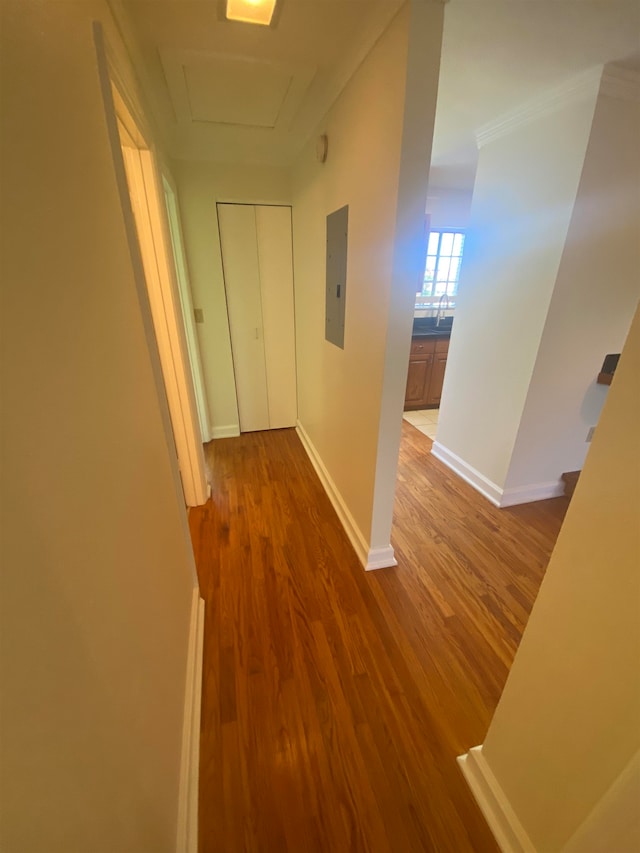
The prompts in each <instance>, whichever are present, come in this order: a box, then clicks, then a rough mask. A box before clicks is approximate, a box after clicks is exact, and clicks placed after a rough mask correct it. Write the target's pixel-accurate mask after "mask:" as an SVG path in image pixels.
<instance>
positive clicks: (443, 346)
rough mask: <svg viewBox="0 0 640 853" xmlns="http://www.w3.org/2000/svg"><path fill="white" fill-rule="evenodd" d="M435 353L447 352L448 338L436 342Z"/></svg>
mask: <svg viewBox="0 0 640 853" xmlns="http://www.w3.org/2000/svg"><path fill="white" fill-rule="evenodd" d="M436 352H449V338H444V339H443V340H441V341H436Z"/></svg>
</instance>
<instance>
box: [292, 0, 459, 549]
mask: <svg viewBox="0 0 640 853" xmlns="http://www.w3.org/2000/svg"><path fill="white" fill-rule="evenodd" d="M424 6H425V7H426V8H427V9H428V10H429V13H428V14H431V15H432V16H433V19H434V20H435V21H436V22H437V21H438V20H439V19H440V18H441V13H442V8H441V7H440V6H438V5H437V4H424ZM425 14H427V13H425ZM409 16H410V9H409V6H408V5H407V6H405V7H404V8H403V9H402V10H401V12H400V13H399V14H398V15H397V16H396V18H395V19H394V20H393V22H392V23H391V25H390V26H389V28H388V29H387V30H386V32H385V33H384V35H383V36H382V37H381V38H380V40H379V41H378V43H377V44H376V45H375V47H374V48H373V50H372V51H371V52H370V54H369V55H368V56H367V58H366V59H365V61H364V62H363V64H362V65H361V66H360V68H359V69H358V71H357V72H356V74H355V75H354V76H353V78H352V79H351V80H350V82H349V84H348V85H347V87H346V88H345V90H344V91H343V92H342V94H341V96H340V98H339V99H338V100H337V101H336V103H335V104H334V106H333V108H332V109H331V111H330V112H329V114H328V115H327V117H326V120H325V121H324V122H323V124H322V126H321V127H319V128H318V134H319V133H326V134H327V135H328V139H329V153H328V159H327V162H326V163H325V164H320V163H318V162H317V161H316V158H315V139H312V140H310V142H309V144H308V145H307V146H306V147H305V149H304V151H303V152H302V154H301V156H300V158H299V159H298V161H297V163H296V165H295V167H294V171H293V233H294V279H295V293H296V333H297V334H296V338H297V362H298V412H299V419H300V422H301V424H302V427H303V428H304V430H305V432H306V434H307V435H308V437H309V439H310V441H311V443H312V445H313V447H314V448H315V452H316V453H317V455H318V457H319V459H320V460H321V463H322V464H323V465H324V467H325V469H326V471H327V472H328V475H329V477H330V478H331V480H332V481H333V483H334V485H335V488H336V490H337V493H338V496H339V501H340V502H341V503H342V505H343V506H344V507H345V508H346V510H347V512H348V513H349V514H350V515H351V517H352V519H353V522H354V525H355V528H356V530H357V533H356V536H357V538H358V540H359V542H360V545H361V552H360V556H361V559H366V556H367V552H368V550H369V546H370V543H371V530H372V513H373V500H374V485H375V480H376V465H377V461H378V446H379V434H380V433H379V417H380V410H381V405H382V399H383V381H384V373H385V356H386V352H385V346H386V343H387V334H388V326H389V323H390V316H391V315H390V311H391V294H392V279H393V277H394V275H395V274H396V267H395V263H396V259H395V258H394V247H395V245H396V240H397V239H398V237H399V235H397V233H396V228H397V226H398V213H399V211H398V203H399V180H400V175H401V154H402V134H403V117H404V106H405V83H406V77H407V56H408V38H409ZM418 23H419V33H422V32H423V29H422V26H423V25H420V22H418ZM440 27H441V22H440ZM440 35H441V29H440V30H437V28H436V35H435V36H431V38H434V39H436V40H437V48H438V51H439V44H440V42H439V39H440ZM427 43H428V41H427ZM438 55H439V54H438V53H436V57H435V59H434V60H433V62H434V63H435V65H436V78H435V79H431V80H430V79H426V80H425V81H424V83H423V86H424V91H426V98H425V103H426V109H425V110H424V113H423V114H424V115H426V116H427V123H429V121H430V122H432V121H433V115H432V114H430V99H431V100H434V91H435V88H436V86H437V66H438ZM422 143H423V144H422V149H421V150H422V158H421V159H420V168H421V169H422V171H423V173H424V176H423V177H422V179H421V182H420V181H419V182H418V186H417V187H415V192H416V198H417V199H418V205H417V208H416V212H415V214H414V216H413V218H414V219H415V222H416V223H418V226H419V227H420V228H421V229H422V227H423V219H424V204H425V200H426V169H427V164H428V162H429V153H430V152H429V147H430V136H429V137H428V138H427V139H426V140H424V139H423V140H422ZM414 144H415V140H414ZM420 183H421V185H420ZM403 191H404V190H403ZM404 203H405V202H404V201H403V204H404ZM343 205H349V240H348V260H347V294H346V322H345V344H344V349H339V348H338V347H336V346H334V345H333V344H330V343H328V342H327V341H325V339H324V322H325V230H326V216H327V215H328V214H329V213H331V212H333V211H335V210H337V209H338V208H340V207H342V206H343ZM402 212H404V211H402ZM405 224H406V223H405ZM412 224H415V223H412ZM423 260H424V258H423ZM418 273H419V270H418ZM406 283H407V280H406V278H405V280H404V286H405V287H406ZM409 288H414V291H413V292H415V288H416V281H415V280H414V281H411V282H409ZM412 298H413V294H412V293H411V292H410V291H407V292H406V293H405V297H404V301H403V304H402V306H401V307H400V308H399V309H398V310H399V312H400V314H401V315H402V317H401V320H400V321H399V322H400V328H401V330H402V331H401V332H400V335H401V337H403V339H402V340H401V342H400V343H401V346H400V349H399V351H398V353H397V357H398V358H400V359H403V362H404V363H403V365H402V372H403V376H402V378H401V379H400V380H399V381H398V387H400V386H402V391H403V390H404V382H405V381H406V369H407V363H408V350H409V338H410V327H411V317H412V313H413V306H412ZM405 303H406V304H405ZM405 315H406V316H405ZM392 334H393V335H394V340H395V336H396V335H397V334H398V331H397V329H395V328H394V331H393V333H392ZM399 393H401V392H399ZM392 417H393V419H394V421H395V422H397V424H396V427H395V428H396V429H397V430H399V428H400V421H401V417H402V404H401V402H400V403H399V404H398V407H397V411H396V408H395V406H393V407H392ZM390 452H391V455H393V453H392V451H390ZM395 461H397V452H396V460H393V464H394V465H395ZM394 477H395V468H394ZM394 477H393V478H392V479H391V482H390V483H386V486H387V488H390V490H391V497H392V495H393V487H394V482H393V480H394ZM389 521H390V519H389ZM384 544H385V545H387V546H388V538H387V541H386V542H385V543H384ZM363 552H364V556H363Z"/></svg>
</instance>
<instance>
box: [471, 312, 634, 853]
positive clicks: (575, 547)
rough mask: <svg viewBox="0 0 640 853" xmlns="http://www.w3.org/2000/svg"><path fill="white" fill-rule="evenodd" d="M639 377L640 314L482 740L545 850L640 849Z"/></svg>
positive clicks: (495, 769) (526, 825)
mask: <svg viewBox="0 0 640 853" xmlns="http://www.w3.org/2000/svg"><path fill="white" fill-rule="evenodd" d="M639 375H640V313H638V314H636V317H635V319H634V321H633V325H632V327H631V331H630V333H629V336H628V339H627V342H626V345H625V348H624V350H623V353H622V358H621V360H620V364H619V366H618V370H617V372H616V376H615V378H614V380H613V384H612V385H611V388H610V390H609V395H608V397H607V401H606V403H605V406H604V409H603V412H602V417H601V419H600V424H599V426H598V429H597V431H596V434H595V437H594V440H593V443H592V445H591V450H590V453H589V455H588V457H587V460H586V463H585V466H584V469H583V471H582V474H581V477H580V481H579V482H578V486H577V488H576V491H575V494H574V496H573V498H572V502H571V506H570V507H569V511H568V513H567V516H566V519H565V523H564V526H563V528H562V530H561V531H560V536H559V538H558V542H557V545H556V548H555V550H554V552H553V554H552V557H551V561H550V563H549V567H548V569H547V572H546V575H545V578H544V581H543V583H542V586H541V588H540V593H539V595H538V598H537V600H536V603H535V605H534V608H533V611H532V613H531V616H530V618H529V622H528V624H527V628H526V630H525V632H524V636H523V638H522V642H521V644H520V648H519V649H518V653H517V655H516V658H515V661H514V664H513V667H512V669H511V673H510V675H509V678H508V680H507V684H506V686H505V689H504V693H503V695H502V697H501V699H500V703H499V704H498V708H497V710H496V713H495V715H494V717H493V720H492V721H491V725H490V727H489V731H488V734H487V737H486V739H485V743H484V747H483V753H484V757H485V759H486V761H487V763H488V765H489V767H490V769H491V770H492V771H493V774H494V775H495V777H496V779H497V781H498V782H499V784H500V786H501V788H502V790H503V792H504V794H505V795H506V797H507V798H508V800H509V802H510V804H511V806H512V807H513V809H514V810H515V813H516V815H517V817H518V818H519V820H520V822H521V823H522V825H523V826H524V828H525V830H526V831H527V833H528V834H529V837H530V838H531V841H532V842H533V845H534V847H535V849H536V850H541V851H542V850H544V851H545V853H547V851H548V853H554V851H558V850H561V849H563V848H564V847H565V845H567V844H568V848H567V849H572V850H576V849H578V850H580V851H581V853H582V851H587V850H589V851H590V850H598V849H599V850H623V849H625V850H626V849H629V850H631V849H636V848H635V847H629V848H625V847H619V846H616V844H615V843H614V842H615V841H616V840H620V837H624V836H626V837H627V838H629V837H633V836H634V832H635V837H636V838H637V832H638V827H637V797H638V794H637V790H638V788H637V785H638V776H637V764H636V768H635V770H634V766H633V761H634V756H636V753H637V750H638V748H639V747H640V726H638V720H640V675H639V671H638V659H639V657H640V620H639V619H638V602H639V601H640V542H639V539H638V506H639V505H640V478H639V477H638V472H639V471H640V445H639V443H638V422H639V420H640V395H639V394H638V376H639ZM625 768H627V769H625ZM628 774H631V775H628ZM612 785H613V790H612V788H611V786H612ZM630 785H631V788H630V787H629V786H630ZM634 791H635V794H634V793H633V792H634ZM612 798H613V799H612ZM599 804H600V807H599ZM594 810H595V811H594ZM613 815H615V816H616V819H615V821H612V816H613ZM585 822H586V823H585ZM612 823H613V825H612ZM625 824H628V826H626V825H625ZM634 824H635V830H634V828H633V826H634ZM581 827H582V829H581ZM609 832H611V833H612V834H609V835H608V844H606V845H605V846H604V847H603V846H600V847H598V846H597V839H598V837H600V838H601V837H602V833H605V835H607V833H609ZM576 833H577V834H576ZM574 834H575V837H574V840H573V842H571V843H569V842H570V839H571V837H572V836H574ZM580 839H581V843H580V844H579V845H578V846H577V847H576V842H577V841H580Z"/></svg>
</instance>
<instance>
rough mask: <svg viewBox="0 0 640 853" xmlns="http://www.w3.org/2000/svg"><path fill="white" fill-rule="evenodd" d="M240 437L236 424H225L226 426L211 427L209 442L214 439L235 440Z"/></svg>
mask: <svg viewBox="0 0 640 853" xmlns="http://www.w3.org/2000/svg"><path fill="white" fill-rule="evenodd" d="M239 435H240V426H239V425H238V424H227V425H226V426H217V427H211V440H212V441H213V439H214V438H237V437H238V436H239Z"/></svg>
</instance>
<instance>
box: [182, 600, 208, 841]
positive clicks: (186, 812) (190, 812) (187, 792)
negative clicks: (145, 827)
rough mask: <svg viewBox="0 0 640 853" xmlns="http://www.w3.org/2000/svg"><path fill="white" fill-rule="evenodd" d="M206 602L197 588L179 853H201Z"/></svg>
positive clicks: (184, 737) (189, 658) (191, 631)
mask: <svg viewBox="0 0 640 853" xmlns="http://www.w3.org/2000/svg"><path fill="white" fill-rule="evenodd" d="M203 642H204V601H203V599H202V598H200V592H199V590H198V589H197V587H196V588H195V589H194V591H193V599H192V602H191V622H190V625H189V645H188V651H187V681H186V687H185V695H184V724H183V729H182V759H181V764H180V792H179V798H178V835H177V839H176V851H177V853H198V780H199V772H200V702H201V698H202V647H203Z"/></svg>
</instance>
